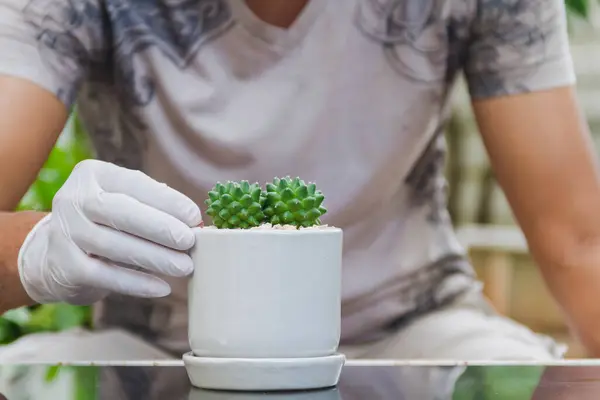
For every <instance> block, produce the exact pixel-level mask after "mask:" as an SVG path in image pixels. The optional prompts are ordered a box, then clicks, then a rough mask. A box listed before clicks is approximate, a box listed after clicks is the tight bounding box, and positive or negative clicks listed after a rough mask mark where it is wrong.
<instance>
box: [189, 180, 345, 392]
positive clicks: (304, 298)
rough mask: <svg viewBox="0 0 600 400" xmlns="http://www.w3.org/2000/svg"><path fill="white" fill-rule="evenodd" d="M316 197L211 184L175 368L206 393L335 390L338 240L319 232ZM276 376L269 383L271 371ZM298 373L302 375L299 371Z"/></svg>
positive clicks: (321, 210)
mask: <svg viewBox="0 0 600 400" xmlns="http://www.w3.org/2000/svg"><path fill="white" fill-rule="evenodd" d="M324 198H325V197H324V195H323V193H322V192H321V191H320V190H318V189H317V187H316V185H315V184H313V183H308V184H306V183H305V182H304V181H303V180H301V179H300V178H295V179H292V178H290V177H285V178H275V179H274V180H273V181H272V182H269V183H267V184H266V185H265V188H264V189H263V188H262V187H261V186H259V184H258V183H255V184H250V183H249V182H247V181H241V182H227V183H224V184H222V183H217V184H216V185H215V187H214V188H213V190H211V191H210V192H209V193H208V199H207V200H206V204H207V206H208V208H207V211H206V214H207V215H208V216H209V217H210V218H211V220H212V224H207V225H206V226H204V227H201V228H197V229H196V244H195V246H194V248H193V249H192V253H191V255H192V259H193V260H194V265H195V272H194V275H193V277H192V279H191V280H190V286H189V341H190V347H191V350H192V351H191V352H190V353H187V354H186V355H184V361H185V364H186V368H187V371H188V374H189V376H190V379H191V381H192V384H194V385H195V386H198V387H202V388H209V389H227V390H290V389H308V388H319V387H327V386H334V385H335V384H336V383H337V381H338V379H339V373H340V370H341V367H342V365H343V363H344V356H343V355H341V354H338V353H337V349H338V345H339V339H340V312H341V310H340V308H341V263H342V231H341V229H339V228H335V227H330V226H327V225H323V224H322V223H321V220H320V218H321V216H322V215H324V214H325V213H326V211H327V210H326V208H325V207H324V206H323V202H324ZM274 369H276V370H277V374H276V375H274V374H273V370H274ZM301 370H303V371H301Z"/></svg>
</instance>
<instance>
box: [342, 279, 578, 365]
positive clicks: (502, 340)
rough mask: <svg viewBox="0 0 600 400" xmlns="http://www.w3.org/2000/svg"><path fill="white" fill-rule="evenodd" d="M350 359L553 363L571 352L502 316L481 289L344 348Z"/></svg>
mask: <svg viewBox="0 0 600 400" xmlns="http://www.w3.org/2000/svg"><path fill="white" fill-rule="evenodd" d="M340 350H341V352H343V353H344V354H346V356H347V357H348V358H361V359H382V358H387V359H392V358H393V359H433V360H471V361H473V360H552V359H557V358H562V357H563V356H564V354H565V353H566V350H567V347H566V346H564V345H559V344H557V343H555V342H554V340H552V339H551V338H549V337H546V336H543V335H539V334H536V333H534V332H532V331H531V330H529V329H528V328H526V327H524V326H523V325H520V324H518V323H516V322H514V321H512V320H511V319H509V318H505V317H502V316H500V315H499V314H497V313H496V312H495V311H494V309H493V308H492V307H491V305H490V304H489V302H488V301H487V300H486V299H485V298H484V297H483V295H482V294H481V293H480V292H479V291H478V290H477V291H473V292H470V293H467V294H465V295H463V296H462V297H460V298H458V299H457V300H456V301H454V302H453V303H451V304H449V305H447V306H445V307H442V308H440V309H438V310H436V311H434V312H430V313H428V314H425V315H423V316H420V317H418V318H416V319H414V320H412V321H410V322H409V323H408V324H407V325H405V326H402V327H400V328H399V329H398V330H396V331H395V332H394V333H392V334H390V336H388V337H386V338H385V339H382V340H380V341H377V342H373V343H368V344H361V345H357V346H341V349H340Z"/></svg>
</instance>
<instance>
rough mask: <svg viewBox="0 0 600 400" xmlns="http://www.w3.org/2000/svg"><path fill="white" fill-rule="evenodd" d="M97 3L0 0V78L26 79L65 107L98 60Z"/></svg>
mask: <svg viewBox="0 0 600 400" xmlns="http://www.w3.org/2000/svg"><path fill="white" fill-rule="evenodd" d="M96 1H99V0H0V74H3V75H10V76H14V77H18V78H23V79H27V80H29V81H31V82H33V83H35V84H37V85H39V86H41V87H43V88H45V89H47V90H49V91H50V92H52V93H54V94H55V95H56V96H57V97H58V98H59V99H60V100H61V101H62V102H63V103H64V104H65V105H66V106H67V107H70V106H71V105H72V103H73V102H74V100H75V97H76V94H77V90H78V88H79V85H80V83H81V81H82V79H83V78H84V77H85V75H86V73H87V70H88V66H89V65H90V64H91V63H94V62H98V61H99V59H100V58H102V57H103V50H104V36H105V31H104V26H105V25H104V22H103V15H102V12H101V8H100V6H99V5H98V3H96Z"/></svg>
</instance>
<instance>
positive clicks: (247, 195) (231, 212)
mask: <svg viewBox="0 0 600 400" xmlns="http://www.w3.org/2000/svg"><path fill="white" fill-rule="evenodd" d="M205 203H206V205H207V206H208V209H207V210H206V214H208V215H210V217H211V218H212V221H213V224H214V225H215V226H216V227H217V228H219V229H235V228H242V229H248V228H252V227H255V226H259V225H260V224H262V223H264V222H265V214H264V213H263V205H264V203H265V194H264V192H263V190H262V189H261V187H260V186H259V185H258V183H253V184H250V183H248V181H241V182H231V181H228V182H226V183H225V184H222V183H220V182H219V183H217V184H216V185H215V187H214V188H213V189H212V190H211V191H210V192H208V199H206V201H205Z"/></svg>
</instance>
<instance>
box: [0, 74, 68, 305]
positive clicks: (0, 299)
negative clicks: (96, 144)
mask: <svg viewBox="0 0 600 400" xmlns="http://www.w3.org/2000/svg"><path fill="white" fill-rule="evenodd" d="M0 109H1V110H2V118H0V188H2V190H0V293H1V295H0V313H2V312H4V311H6V310H8V309H11V308H15V307H19V306H23V305H28V304H30V303H31V299H29V297H28V296H27V294H26V293H25V291H24V290H23V288H22V286H21V281H20V278H19V274H18V270H17V256H18V252H19V248H20V247H21V244H22V243H23V240H24V239H25V237H26V236H27V234H28V233H29V231H30V230H31V228H32V227H33V226H34V225H35V224H36V222H37V221H39V220H40V219H41V218H42V217H43V215H44V213H38V212H17V213H14V212H9V211H11V210H14V208H15V207H16V205H17V204H18V202H19V200H20V199H21V198H22V197H23V195H24V194H25V192H26V191H27V188H28V187H29V186H30V185H31V183H32V182H33V181H34V179H35V178H36V176H37V174H38V172H39V170H40V168H41V167H42V165H43V164H44V162H45V161H46V159H47V157H48V154H49V153H50V151H51V150H52V147H53V145H54V144H55V142H56V139H57V138H58V136H59V134H60V132H61V130H62V128H63V126H64V124H65V122H66V118H67V111H66V108H65V106H64V105H63V104H62V103H61V102H60V101H59V100H58V99H57V98H56V97H55V96H54V95H53V94H52V93H50V92H48V91H46V90H44V89H41V88H40V87H38V86H36V85H34V84H32V83H29V82H28V81H25V80H22V79H18V78H12V77H6V76H1V75H0Z"/></svg>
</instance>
